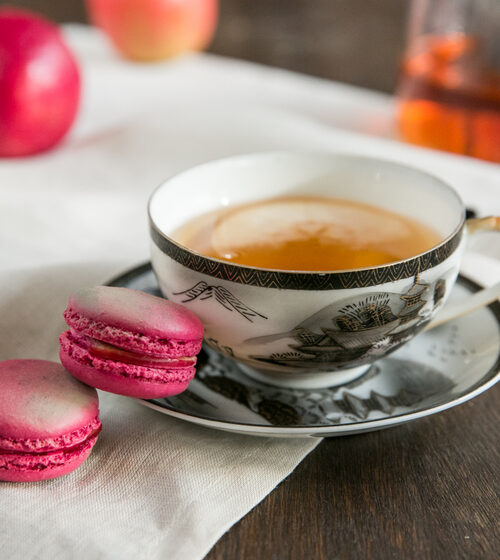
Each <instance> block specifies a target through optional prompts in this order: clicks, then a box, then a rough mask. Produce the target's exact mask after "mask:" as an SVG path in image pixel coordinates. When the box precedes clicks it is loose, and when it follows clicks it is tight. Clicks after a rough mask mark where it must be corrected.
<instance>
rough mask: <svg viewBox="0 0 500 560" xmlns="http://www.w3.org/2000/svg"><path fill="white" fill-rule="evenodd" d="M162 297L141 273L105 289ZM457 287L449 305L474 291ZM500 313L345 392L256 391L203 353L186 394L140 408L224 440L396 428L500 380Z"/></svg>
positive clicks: (235, 370)
mask: <svg viewBox="0 0 500 560" xmlns="http://www.w3.org/2000/svg"><path fill="white" fill-rule="evenodd" d="M109 284H110V285H113V286H124V287H127V288H133V289H136V290H143V291H146V292H149V293H153V294H155V295H160V293H159V290H158V285H157V283H156V279H155V277H154V274H153V272H152V270H151V266H150V265H149V263H148V264H145V265H142V266H139V267H137V268H135V269H133V270H131V271H129V272H126V273H124V274H123V275H121V276H119V277H118V278H115V279H114V280H112V281H111V282H110V283H109ZM478 289H479V287H478V286H477V285H476V284H474V283H473V282H471V281H469V280H467V279H465V278H463V277H460V278H459V280H458V283H457V285H456V286H455V288H454V289H453V293H452V295H451V298H450V300H451V301H452V302H456V301H458V300H460V299H462V298H465V297H467V296H468V295H470V294H471V293H473V292H475V291H477V290H478ZM499 371H500V303H499V302H496V303H494V304H492V305H490V306H489V307H487V308H483V309H480V310H479V311H476V312H474V313H471V314H470V315H468V316H466V317H462V318H460V319H457V320H455V321H453V322H450V323H447V324H445V325H443V326H441V327H437V328H435V329H433V330H431V331H429V332H424V333H422V334H420V335H418V336H417V337H416V338H415V339H413V340H412V341H411V342H409V343H408V344H406V345H405V346H403V347H402V348H400V349H399V350H398V351H396V352H394V353H393V354H391V355H390V356H389V357H387V358H384V359H382V360H379V361H378V362H376V364H374V365H373V366H372V367H371V368H370V369H369V370H368V372H367V373H366V374H365V375H363V376H362V377H360V378H358V379H356V380H355V381H353V382H351V383H349V384H347V385H344V386H342V387H331V388H328V389H315V390H307V389H285V388H281V387H272V386H270V385H266V384H264V383H260V382H258V381H256V380H254V379H252V378H250V377H248V376H246V375H245V374H244V373H243V371H242V370H241V369H240V368H239V367H238V365H237V364H236V363H235V362H233V361H232V360H230V359H228V358H225V357H223V356H221V355H219V354H217V353H216V352H214V351H213V350H211V349H209V348H205V349H204V351H202V353H201V354H200V356H199V359H198V366H197V374H196V377H195V379H194V380H193V381H192V382H191V383H190V385H189V389H188V390H187V391H185V392H184V393H182V394H181V395H178V396H176V397H170V398H165V399H155V400H151V401H145V400H140V401H139V402H141V403H142V404H144V405H145V406H148V407H150V408H153V409H154V410H158V411H159V412H162V413H163V414H167V415H169V416H174V417H176V418H180V419H182V420H186V421H188V422H193V423H195V424H200V425H202V426H205V427H207V428H215V429H220V430H226V431H230V432H237V433H245V434H252V435H259V436H276V437H305V436H316V437H328V436H340V435H349V434H356V433H362V432H368V431H373V430H380V429H382V428H388V427H391V426H397V425H398V424H403V423H405V422H409V421H411V420H416V419H417V418H422V417H424V416H429V415H430V414H435V413H437V412H441V411H443V410H446V409H448V408H452V407H453V406H457V405H458V404H461V403H463V402H465V401H467V400H469V399H472V398H473V397H475V396H477V395H479V394H480V393H482V392H483V391H486V390H487V389H488V388H489V387H492V386H493V385H494V384H495V383H496V382H497V381H498V380H499V379H500V373H499Z"/></svg>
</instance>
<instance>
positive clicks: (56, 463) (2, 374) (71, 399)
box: [0, 360, 101, 482]
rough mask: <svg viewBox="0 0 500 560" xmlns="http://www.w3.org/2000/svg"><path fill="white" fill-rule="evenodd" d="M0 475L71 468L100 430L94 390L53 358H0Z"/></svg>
mask: <svg viewBox="0 0 500 560" xmlns="http://www.w3.org/2000/svg"><path fill="white" fill-rule="evenodd" d="M0 386H1V388H2V390H1V391H0V480H4V481H10V482H35V481H40V480H46V479H49V478H56V477H58V476H62V475H65V474H68V473H70V472H72V471H74V470H75V469H76V468H77V467H79V466H80V465H81V464H82V463H83V461H85V459H86V458H87V457H88V456H89V454H90V452H91V450H92V447H93V446H94V444H95V442H96V441H97V436H98V435H99V432H100V431H101V422H100V420H99V401H98V397H97V391H96V390H95V389H93V388H92V387H88V386H86V385H84V384H83V383H80V382H79V381H77V380H76V379H74V378H73V377H72V376H71V375H69V373H68V372H67V371H65V369H64V368H63V367H62V366H61V365H60V364H57V363H55V362H47V361H45V360H7V361H4V362H0Z"/></svg>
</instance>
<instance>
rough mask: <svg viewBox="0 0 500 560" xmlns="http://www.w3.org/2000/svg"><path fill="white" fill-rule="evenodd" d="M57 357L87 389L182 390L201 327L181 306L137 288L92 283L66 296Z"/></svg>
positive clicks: (147, 394) (154, 394) (152, 394)
mask: <svg viewBox="0 0 500 560" xmlns="http://www.w3.org/2000/svg"><path fill="white" fill-rule="evenodd" d="M64 318H65V320H66V323H67V324H68V325H69V327H70V330H68V331H66V332H64V333H63V334H62V335H61V336H60V338H59V342H60V344H61V349H60V354H59V355H60V358H61V363H62V364H63V365H64V367H65V368H66V369H67V370H68V371H69V372H70V373H71V374H72V375H74V376H75V377H76V378H78V379H79V380H80V381H83V382H84V383H87V384H88V385H91V386H92V387H96V388H97V389H102V390H103V391H109V392H111V393H117V394H119V395H126V396H129V397H136V398H146V399H151V398H158V397H167V396H171V395H177V394H179V393H181V392H182V391H184V390H185V389H186V388H187V386H188V385H189V382H190V381H191V379H192V378H193V376H194V374H195V364H196V355H197V354H198V353H199V351H200V350H201V342H202V338H203V325H202V323H201V321H200V320H199V319H198V317H196V315H194V314H193V313H191V312H190V311H189V310H187V309H185V308H184V307H182V306H180V305H178V304H175V303H172V302H169V301H167V300H164V299H162V298H159V297H155V296H152V295H149V294H146V293H144V292H139V291H137V290H129V289H128V288H113V287H108V286H97V287H94V288H87V289H84V290H81V291H79V292H77V293H76V294H74V295H72V296H71V297H70V300H69V303H68V308H67V309H66V311H65V312H64Z"/></svg>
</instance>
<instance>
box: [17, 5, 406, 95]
mask: <svg viewBox="0 0 500 560" xmlns="http://www.w3.org/2000/svg"><path fill="white" fill-rule="evenodd" d="M8 4H9V5H11V6H13V5H14V6H20V7H25V8H29V9H31V10H34V11H37V12H39V13H42V14H45V15H46V16H47V17H49V18H50V19H52V20H55V21H59V22H87V16H86V13H85V7H84V4H83V0H10V1H9V2H8ZM408 9H409V1H408V0H220V19H219V26H218V28H217V32H216V35H215V39H214V41H213V42H212V44H211V46H210V47H209V49H208V50H209V52H213V53H216V54H221V55H225V56H230V57H235V58H241V59H245V60H250V61H253V62H259V63H262V64H268V65H272V66H278V67H280V68H286V69H290V70H295V71H297V72H304V73H306V74H311V75H314V76H320V77H322V78H329V79H332V80H338V81H341V82H346V83H348V84H353V85H357V86H362V87H366V88H371V89H375V90H378V91H384V92H390V93H393V92H394V90H395V87H396V78H397V72H398V61H399V60H400V58H401V55H402V53H403V49H404V41H405V30H406V24H405V21H406V17H407V11H408Z"/></svg>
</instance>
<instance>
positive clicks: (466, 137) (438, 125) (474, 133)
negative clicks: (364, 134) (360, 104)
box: [398, 33, 500, 162]
mask: <svg viewBox="0 0 500 560" xmlns="http://www.w3.org/2000/svg"><path fill="white" fill-rule="evenodd" d="M423 39H424V38H423ZM420 47H421V48H420V49H419V51H418V53H417V54H413V55H412V56H409V57H407V58H406V59H405V60H404V61H403V64H402V69H401V77H400V81H399V87H398V96H399V108H398V124H399V130H400V132H401V135H402V136H403V138H404V139H405V140H406V141H408V142H411V143H413V144H419V145H421V146H427V147H429V148H435V149H439V150H446V151H449V152H455V153H457V154H464V155H469V156H473V157H477V158H481V159H486V160H490V161H495V162H500V72H499V71H498V70H497V71H493V70H491V71H489V70H485V69H484V68H481V67H480V66H479V64H478V62H477V56H478V49H479V48H480V43H479V41H478V40H476V39H474V37H472V36H468V35H464V34H460V33H457V34H453V35H450V36H446V37H427V38H425V41H423V42H422V44H421V45H420Z"/></svg>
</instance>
